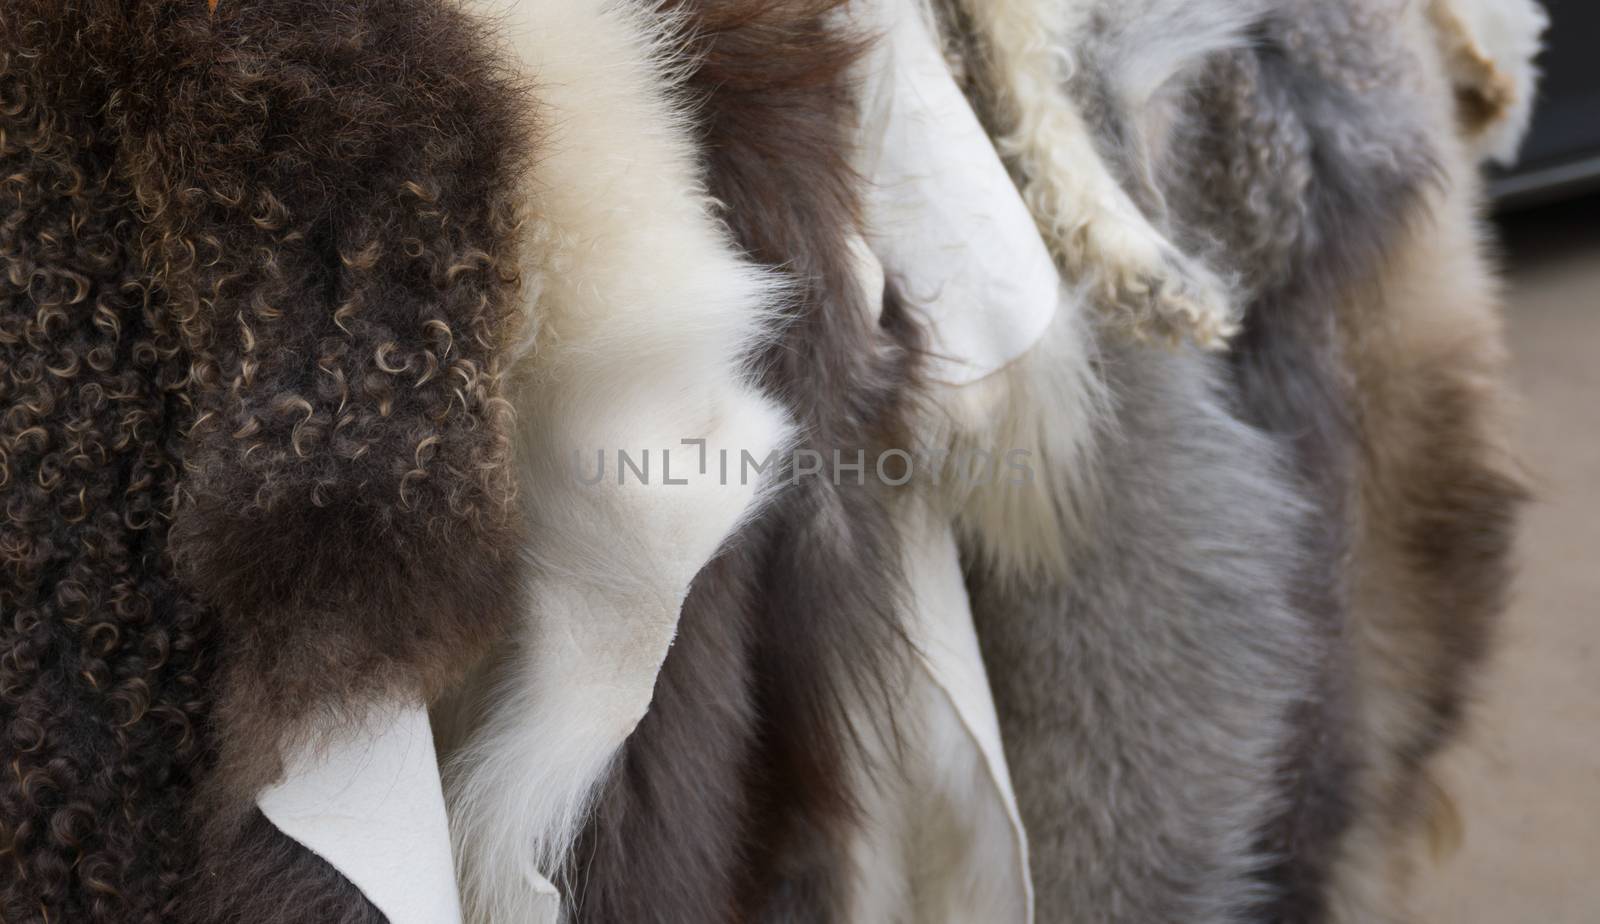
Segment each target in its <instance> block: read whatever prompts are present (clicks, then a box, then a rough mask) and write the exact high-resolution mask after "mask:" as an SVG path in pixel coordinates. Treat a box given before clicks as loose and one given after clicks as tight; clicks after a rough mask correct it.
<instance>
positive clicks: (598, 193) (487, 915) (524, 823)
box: [438, 0, 788, 924]
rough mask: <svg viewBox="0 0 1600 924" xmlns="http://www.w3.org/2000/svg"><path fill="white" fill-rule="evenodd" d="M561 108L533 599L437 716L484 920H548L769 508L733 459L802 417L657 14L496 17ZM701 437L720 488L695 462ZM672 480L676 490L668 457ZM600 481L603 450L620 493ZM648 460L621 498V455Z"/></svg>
mask: <svg viewBox="0 0 1600 924" xmlns="http://www.w3.org/2000/svg"><path fill="white" fill-rule="evenodd" d="M477 6H478V7H479V8H480V9H481V10H482V11H483V12H484V14H485V15H487V16H489V17H490V18H492V19H494V20H496V21H497V24H498V27H499V29H500V31H501V33H502V34H504V35H507V36H508V38H509V43H510V45H511V46H512V50H513V52H514V53H515V57H516V59H517V61H518V63H519V66H520V67H521V68H522V69H523V70H524V71H525V72H526V74H527V76H528V77H529V79H530V82H531V83H532V85H533V86H534V88H535V91H536V94H537V99H538V103H539V105H540V107H541V110H540V111H539V113H538V119H539V125H540V128H541V134H540V137H539V139H538V148H537V155H538V156H537V159H536V161H535V166H534V169H533V176H532V178H531V181H530V182H529V184H528V193H527V196H528V201H527V213H528V216H529V218H530V221H531V230H532V233H531V235H530V238H531V239H530V243H529V246H528V250H529V258H528V263H529V266H528V270H529V275H530V276H531V277H532V283H533V284H532V285H530V287H529V288H530V292H531V293H532V298H533V299H534V301H532V302H531V303H530V304H529V309H528V310H529V312H530V315H531V317H532V318H533V319H534V321H535V323H534V324H532V325H530V329H531V332H532V334H533V336H532V338H531V340H530V347H531V351H530V352H529V354H528V355H527V356H525V357H524V358H523V360H522V361H521V364H520V366H519V368H518V383H517V388H516V395H515V398H514V402H515V404H516V406H517V413H518V437H517V441H516V453H517V464H518V469H519V473H520V478H521V482H522V483H521V497H522V499H523V503H524V505H525V508H526V509H527V511H528V516H529V519H530V527H531V530H532V534H533V537H534V539H533V542H534V545H533V548H532V549H531V550H530V563H529V580H530V584H531V602H530V606H529V611H528V613H527V617H526V619H525V620H524V621H523V622H522V624H521V625H520V626H519V627H518V628H517V632H516V638H515V643H514V645H513V646H512V647H511V649H510V650H509V651H507V652H505V653H503V655H502V656H500V657H498V658H497V659H496V660H495V662H494V663H493V664H492V665H490V666H488V667H487V668H485V669H484V670H483V671H481V672H480V674H479V676H478V677H477V679H476V680H475V682H474V683H473V685H472V687H471V688H470V689H468V690H466V691H463V692H462V693H461V694H460V695H459V696H458V697H457V698H456V701H455V702H454V703H452V704H450V705H449V706H448V707H447V708H443V709H441V710H439V713H438V717H439V719H440V724H441V726H442V728H441V741H443V742H446V743H447V744H454V745H455V746H456V747H455V749H454V753H453V754H452V755H450V756H449V757H448V760H447V764H446V768H445V784H446V796H447V800H448V803H449V808H450V814H451V826H452V831H453V836H454V840H455V848H456V858H457V866H458V871H459V875H460V880H461V887H462V895H463V900H464V903H465V905H466V909H467V919H468V920H469V921H470V922H473V924H524V922H527V921H530V920H548V919H549V918H550V907H551V899H550V897H549V891H548V887H547V886H546V885H545V882H544V877H546V876H549V877H555V876H557V875H558V874H559V873H560V872H561V871H562V870H563V867H564V865H565V864H566V863H567V861H568V859H569V852H570V849H571V847H572V844H573V841H574V839H575V838H576V836H577V835H578V833H579V832H580V831H581V827H582V824H583V822H584V819H585V816H586V814H587V811H588V808H589V806H590V804H591V802H592V799H593V797H594V795H595V793H596V791H597V787H598V786H599V785H600V784H601V783H602V782H603V781H604V779H605V777H606V775H607V773H608V770H609V768H610V765H611V763H612V761H613V760H614V759H615V757H616V754H617V752H618V749H619V748H620V746H621V745H622V743H623V741H624V740H625V739H626V737H627V735H628V734H629V733H630V732H631V731H632V729H633V727H634V726H635V724H636V723H637V721H638V719H639V718H640V717H642V715H643V713H644V711H645V709H646V708H647V707H648V703H649V699H650V696H651V693H652V690H653V686H654V680H655V675H656V672H657V671H658V670H659V668H660V665H661V661H662V659H663V658H664V657H665V654H666V651H667V648H668V646H669V645H670V643H671V639H672V637H673V634H674V632H675V631H676V626H677V619H678V614H679V609H680V606H681V604H682V601H683V599H684V597H685V595H686V594H687V592H688V588H689V585H690V582H691V581H692V579H693V577H694V575H695V573H696V572H698V571H699V569H700V568H701V567H702V566H703V565H704V564H705V562H706V561H707V560H708V559H709V558H711V557H712V556H713V555H714V554H715V553H716V551H717V549H718V547H719V546H720V545H721V544H722V543H723V542H724V541H725V540H726V539H727V537H728V536H729V535H730V534H732V533H733V532H734V531H735V529H736V528H737V527H738V525H739V524H740V523H741V522H742V521H743V519H744V518H746V517H747V516H749V515H750V513H751V511H753V510H754V509H756V507H757V506H758V504H759V500H760V492H761V487H760V486H759V485H757V484H740V483H739V478H738V477H737V474H736V472H735V474H734V475H733V477H732V478H731V483H729V484H721V483H720V474H719V466H718V464H717V460H716V456H715V453H716V452H717V451H718V449H720V448H727V449H729V450H730V451H731V452H732V454H733V458H734V460H737V459H738V458H739V452H740V451H741V450H749V451H750V452H751V453H752V454H753V455H754V456H755V457H757V458H764V457H765V456H766V454H767V453H768V452H769V451H770V450H772V449H775V448H777V447H779V446H781V445H782V444H783V443H784V442H785V441H786V439H787V435H788V426H787V423H786V421H785V417H784V415H783V414H782V413H781V412H780V411H779V410H778V409H777V408H776V407H775V406H774V405H773V404H772V403H771V402H770V401H768V400H767V399H765V398H764V397H762V396H760V395H759V394H758V393H757V392H756V391H755V390H754V388H753V387H752V386H751V385H750V384H749V382H748V376H747V374H746V372H745V370H744V368H743V367H742V361H743V360H742V358H743V357H746V356H747V355H749V353H750V352H751V350H752V348H753V347H754V346H755V345H756V343H757V342H758V341H759V339H760V338H762V337H763V336H766V335H767V332H768V330H769V329H770V322H771V321H772V318H773V315H774V313H775V310H776V305H777V303H778V302H779V301H780V299H781V292H780V291H779V290H778V288H777V287H776V285H775V284H774V283H773V281H772V280H771V278H770V277H768V276H766V275H764V274H763V273H762V272H760V271H759V270H757V269H756V268H754V267H752V266H751V265H750V264H748V263H746V262H744V261H742V260H741V259H739V258H738V257H737V256H736V254H735V252H734V251H733V249H732V247H731V246H730V243H729V241H728V239H727V236H726V234H725V232H724V230H723V229H722V228H720V227H719V225H718V224H717V223H716V222H715V220H714V219H713V218H712V216H711V212H710V209H709V203H708V201H707V198H706V196H705V193H704V190H703V186H702V183H701V176H700V171H699V167H698V165H697V158H696V152H695V149H694V146H693V142H692V137H691V134H690V132H689V129H688V125H687V122H686V120H685V118H684V115H683V108H682V105H681V104H680V101H679V100H677V99H676V98H675V96H674V94H675V93H676V86H677V80H676V78H675V75H674V74H673V73H672V72H671V71H672V68H673V67H674V66H676V65H673V64H670V63H669V60H670V57H669V56H670V54H671V52H672V51H674V42H675V38H674V36H675V33H674V30H673V28H672V24H671V23H670V22H668V21H666V20H664V19H662V18H659V17H653V16H649V15H646V14H645V13H643V12H641V9H640V7H642V6H643V4H640V5H638V6H635V5H634V4H632V3H630V2H606V0H510V2H509V4H507V0H479V2H478V3H477ZM683 439H705V440H707V441H708V449H709V451H710V452H711V453H712V457H711V460H710V464H709V465H708V466H707V467H706V472H704V473H701V472H700V470H699V456H698V450H696V449H694V448H692V447H688V446H683V445H681V444H680V440H683ZM663 449H666V450H671V453H672V472H671V475H672V477H673V478H674V479H685V480H687V481H688V482H689V484H687V485H668V484H665V483H663V481H662V475H663V472H662V470H661V465H662V457H661V450H663ZM574 450H576V451H578V452H579V453H580V455H579V457H578V458H579V459H580V460H581V461H580V465H581V471H582V472H584V473H585V474H586V475H592V473H593V471H594V467H595V465H596V461H595V459H596V452H597V451H599V452H603V453H604V454H605V455H606V456H607V457H608V458H607V471H606V478H605V480H604V481H603V482H602V483H600V484H597V485H585V484H582V483H581V482H580V481H579V479H578V476H577V474H576V473H575V472H574V471H573V456H572V453H573V451H574ZM618 450H626V451H628V452H629V455H630V457H632V458H633V459H634V460H636V461H637V460H638V459H639V458H640V455H641V453H642V451H645V450H648V451H649V452H650V455H651V478H652V482H651V484H650V485H648V486H644V485H640V484H639V483H638V482H637V480H636V479H634V478H633V476H632V475H631V473H630V475H629V478H628V481H629V483H628V484H627V485H625V486H624V485H619V484H618V483H617V476H618V473H617V471H616V470H615V461H616V452H617V451H618Z"/></svg>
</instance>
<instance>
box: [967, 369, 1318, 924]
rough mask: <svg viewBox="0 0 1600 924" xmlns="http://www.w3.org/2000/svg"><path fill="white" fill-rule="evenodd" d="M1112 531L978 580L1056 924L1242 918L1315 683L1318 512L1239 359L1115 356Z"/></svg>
mask: <svg viewBox="0 0 1600 924" xmlns="http://www.w3.org/2000/svg"><path fill="white" fill-rule="evenodd" d="M1103 371H1104V374H1105V377H1106V380H1107V383H1108V384H1109V386H1110V391H1111V394H1112V396H1113V399H1114V401H1115V402H1116V408H1115V413H1114V415H1113V416H1112V418H1111V419H1110V420H1108V421H1107V423H1106V426H1105V428H1104V432H1103V433H1102V438H1101V453H1102V457H1101V465H1100V469H1101V471H1100V483H1099V485H1098V495H1097V498H1096V500H1097V501H1098V505H1097V506H1098V509H1099V510H1100V514H1099V517H1098V519H1097V520H1096V521H1095V522H1093V523H1092V524H1091V528H1090V530H1089V532H1088V534H1087V536H1086V537H1085V538H1083V539H1079V540H1076V541H1075V542H1074V548H1073V554H1072V560H1071V566H1072V567H1071V570H1072V577H1071V579H1070V580H1068V581H1064V582H1049V583H1045V584H1043V585H1037V584H1036V585H1032V586H1019V585H1018V584H1016V583H1014V582H1010V581H1007V580H1004V579H999V578H986V577H985V576H984V575H981V574H975V575H973V576H972V577H971V585H972V586H971V589H972V604H973V616H974V620H975V622H976V625H977V629H978V634H979V639H980V642H981V644H982V648H983V654H984V659H985V661H986V662H987V663H988V664H989V665H990V678H991V682H992V684H993V688H994V694H995V700H996V703H997V706H998V708H999V714H1000V720H1001V732H1002V736H1003V738H1004V740H1005V742H1006V751H1007V757H1008V760H1009V762H1010V766H1011V769H1012V773H1013V778H1014V780H1015V785H1016V788H1017V797H1018V800H1019V803H1020V807H1021V810H1022V813H1023V817H1024V821H1025V824H1026V825H1027V828H1028V834H1029V841H1030V845H1031V851H1032V859H1033V863H1032V865H1033V874H1034V881H1035V888H1036V894H1037V902H1038V919H1039V920H1040V921H1041V922H1069V921H1094V922H1096V924H1152V922H1185V924H1220V922H1229V921H1239V920H1244V919H1245V916H1246V915H1247V914H1249V913H1250V912H1251V911H1252V909H1254V908H1255V907H1256V906H1257V905H1258V904H1259V903H1260V902H1261V900H1262V899H1263V898H1264V897H1265V895H1264V890H1263V889H1261V888H1260V887H1259V885H1258V882H1259V874H1260V872H1261V870H1262V868H1263V867H1264V866H1265V865H1266V858H1265V857H1264V856H1263V855H1262V853H1261V852H1260V851H1259V849H1258V846H1259V832H1260V831H1261V829H1262V828H1263V826H1264V825H1266V824H1267V822H1268V820H1269V819H1270V818H1271V817H1273V815H1274V813H1275V812H1277V811H1278V810H1279V809H1280V807H1281V806H1280V800H1279V795H1278V793H1279V791H1280V788H1279V786H1278V785H1277V779H1276V776H1277V772H1276V767H1277V758H1278V756H1279V755H1280V754H1281V752H1282V751H1283V749H1284V747H1285V742H1286V740H1287V739H1288V737H1289V735H1290V731H1291V730H1290V728H1289V727H1288V721H1289V718H1290V714H1291V711H1292V710H1293V709H1294V708H1295V707H1296V704H1298V703H1301V702H1303V700H1304V698H1305V697H1306V696H1307V694H1308V692H1309V685H1310V680H1309V678H1310V668H1311V665H1312V664H1313V663H1315V661H1316V660H1317V659H1318V658H1319V656H1320V652H1319V651H1318V649H1317V640H1316V635H1315V633H1314V632H1313V630H1312V627H1311V626H1310V625H1309V624H1308V621H1307V620H1306V619H1305V618H1304V617H1303V616H1302V614H1301V613H1300V612H1298V610H1297V609H1296V607H1295V606H1294V602H1293V587H1292V583H1293V581H1294V579H1295V575H1296V574H1297V569H1298V567H1299V565H1300V556H1301V552H1300V538H1301V535H1302V532H1301V527H1302V524H1303V522H1304V518H1305V515H1306V513H1307V505H1306V504H1305V502H1304V501H1303V500H1302V499H1301V498H1300V497H1299V496H1298V495H1297V494H1296V492H1295V491H1294V489H1293V488H1292V486H1291V481H1290V477H1289V475H1288V473H1287V470H1286V468H1285V466H1284V465H1283V464H1282V463H1281V461H1280V453H1279V451H1278V448H1277V446H1276V445H1275V444H1274V443H1273V442H1272V441H1271V440H1269V439H1268V438H1267V437H1266V436H1264V435H1263V434H1262V433H1260V432H1258V431H1257V430H1255V429H1253V428H1252V427H1250V426H1248V425H1246V424H1244V423H1241V422H1240V421H1239V420H1238V419H1237V418H1236V417H1235V416H1234V415H1233V414H1232V413H1231V412H1230V411H1229V409H1228V398H1227V396H1226V390H1227V387H1226V384H1225V383H1226V377H1225V374H1224V369H1223V367H1222V366H1221V365H1220V364H1219V363H1218V362H1217V361H1215V360H1213V359H1211V358H1209V357H1203V356H1200V355H1198V354H1196V353H1194V352H1192V351H1189V352H1182V353H1174V352H1171V351H1169V350H1166V349H1163V348H1160V347H1150V346H1141V345H1131V344H1126V345H1122V344H1115V343H1113V344H1109V345H1108V346H1107V347H1106V349H1105V355H1104V358H1103Z"/></svg>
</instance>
